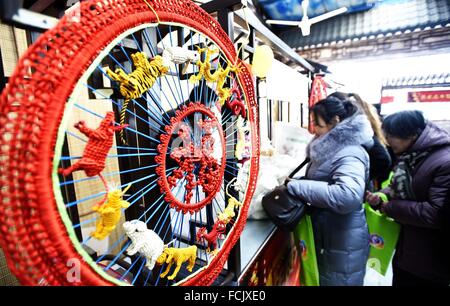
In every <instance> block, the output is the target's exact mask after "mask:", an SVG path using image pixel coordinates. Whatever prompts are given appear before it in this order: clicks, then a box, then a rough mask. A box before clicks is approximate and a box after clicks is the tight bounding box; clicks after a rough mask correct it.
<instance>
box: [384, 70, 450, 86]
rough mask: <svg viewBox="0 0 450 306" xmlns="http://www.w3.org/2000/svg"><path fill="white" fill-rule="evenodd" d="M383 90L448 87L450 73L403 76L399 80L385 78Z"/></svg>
mask: <svg viewBox="0 0 450 306" xmlns="http://www.w3.org/2000/svg"><path fill="white" fill-rule="evenodd" d="M382 84H383V88H386V89H387V88H406V87H429V86H433V87H439V86H450V72H449V73H441V74H429V75H417V76H405V77H400V78H386V79H383V81H382Z"/></svg>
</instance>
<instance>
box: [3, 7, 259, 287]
mask: <svg viewBox="0 0 450 306" xmlns="http://www.w3.org/2000/svg"><path fill="white" fill-rule="evenodd" d="M257 120H258V118H257V104H256V101H255V95H254V85H253V78H252V76H251V74H250V72H249V69H248V68H247V66H246V64H245V63H244V62H242V61H241V60H240V59H239V58H238V57H237V55H236V51H235V48H234V45H233V43H232V42H231V41H230V40H229V38H228V37H227V35H226V34H225V32H223V30H222V29H221V27H220V26H219V24H218V23H217V22H216V21H215V20H214V19H213V18H212V17H211V16H209V15H208V14H207V13H206V12H205V11H203V10H202V9H200V8H199V7H198V6H197V5H196V4H194V3H192V2H191V1H188V0H153V1H152V0H147V1H144V0H102V1H100V0H88V1H83V2H81V5H80V11H79V14H76V16H72V17H69V16H65V17H63V18H62V19H61V21H60V22H59V23H58V25H57V26H56V27H55V28H53V29H51V30H49V31H48V32H46V33H44V34H43V35H42V36H40V37H39V39H38V40H37V41H36V42H35V43H34V44H33V45H32V46H31V47H30V48H29V50H28V51H27V52H26V54H25V55H24V56H23V57H22V58H21V59H20V61H19V63H18V65H17V68H16V70H15V72H14V74H13V75H12V76H11V78H10V81H9V84H8V86H7V87H6V89H5V90H4V91H3V93H2V95H1V100H0V153H1V154H0V155H1V158H0V185H1V186H2V188H1V189H0V201H1V205H0V231H1V233H0V247H1V248H2V249H3V251H4V252H5V255H6V258H7V261H8V264H9V266H10V268H11V270H12V272H13V273H14V274H15V275H16V276H17V277H18V279H19V280H20V281H21V283H22V284H26V285H38V284H39V285H127V284H131V285H140V286H148V285H152V286H153V285H210V284H213V282H214V281H215V279H216V278H217V277H218V275H219V273H220V272H221V271H222V268H223V266H224V264H225V262H226V260H227V258H228V255H229V253H230V251H231V249H232V248H233V246H234V245H235V243H236V241H237V240H238V239H239V236H240V234H241V232H242V230H243V228H244V225H245V221H246V217H247V211H248V206H249V204H250V199H251V197H252V194H253V191H254V188H255V184H256V176H257V173H258V156H259V138H258V133H257ZM177 253H178V254H183V256H181V257H180V256H175V258H184V259H183V262H182V263H181V265H177V264H179V262H176V261H175V260H173V259H171V258H172V256H171V255H173V254H177ZM175 266H177V267H176V269H175Z"/></svg>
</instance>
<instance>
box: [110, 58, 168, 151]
mask: <svg viewBox="0 0 450 306" xmlns="http://www.w3.org/2000/svg"><path fill="white" fill-rule="evenodd" d="M131 59H132V61H133V64H134V67H135V69H134V70H133V72H131V73H130V74H126V73H125V72H124V71H123V70H122V69H121V68H118V69H116V70H115V71H114V72H113V71H112V70H111V69H109V68H107V69H106V73H107V74H108V76H109V77H110V78H111V79H112V80H113V81H116V82H118V83H119V84H120V86H119V88H120V93H121V94H122V96H123V97H124V98H125V102H124V103H123V106H122V108H121V110H120V124H124V122H125V115H126V111H127V108H128V102H130V100H132V99H137V98H140V97H141V96H142V95H143V94H144V93H145V92H147V91H148V90H149V89H150V88H152V86H153V84H155V82H156V80H157V78H158V77H161V76H162V75H164V74H166V73H167V72H168V71H169V68H168V67H167V66H165V65H164V64H163V58H162V57H161V56H159V55H157V56H155V57H154V58H153V59H152V60H151V61H148V59H147V56H146V55H145V53H144V52H137V53H135V54H131ZM120 139H121V141H122V142H123V143H126V141H125V137H124V133H123V131H121V132H120Z"/></svg>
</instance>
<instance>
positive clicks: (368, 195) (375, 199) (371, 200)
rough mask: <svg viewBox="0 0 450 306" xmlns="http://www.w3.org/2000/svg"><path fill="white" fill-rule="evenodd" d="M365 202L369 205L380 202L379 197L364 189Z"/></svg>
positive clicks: (375, 204) (376, 204)
mask: <svg viewBox="0 0 450 306" xmlns="http://www.w3.org/2000/svg"><path fill="white" fill-rule="evenodd" d="M366 202H367V203H369V205H370V206H378V205H380V204H381V198H380V196H379V195H377V194H376V193H372V192H370V191H366Z"/></svg>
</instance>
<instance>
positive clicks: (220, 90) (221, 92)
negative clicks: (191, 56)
mask: <svg viewBox="0 0 450 306" xmlns="http://www.w3.org/2000/svg"><path fill="white" fill-rule="evenodd" d="M198 52H199V55H201V54H202V53H203V52H206V55H205V61H204V62H202V61H201V60H198V61H197V63H196V64H197V66H198V68H199V72H198V74H197V75H193V76H191V77H190V78H189V81H190V82H192V83H195V82H198V81H200V80H201V79H202V78H205V80H206V81H208V82H217V86H216V88H217V95H218V96H219V103H220V106H223V104H224V103H225V101H226V100H227V99H228V98H229V97H230V96H231V89H230V88H224V86H225V82H226V80H227V76H228V74H229V73H230V72H237V71H238V68H237V67H235V66H233V65H232V64H231V62H230V61H227V68H225V69H223V68H222V66H221V65H220V64H219V65H218V68H217V70H216V71H215V72H214V74H211V63H210V61H211V55H213V54H215V53H218V52H219V51H218V50H216V49H209V48H198ZM199 57H200V56H199Z"/></svg>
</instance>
